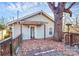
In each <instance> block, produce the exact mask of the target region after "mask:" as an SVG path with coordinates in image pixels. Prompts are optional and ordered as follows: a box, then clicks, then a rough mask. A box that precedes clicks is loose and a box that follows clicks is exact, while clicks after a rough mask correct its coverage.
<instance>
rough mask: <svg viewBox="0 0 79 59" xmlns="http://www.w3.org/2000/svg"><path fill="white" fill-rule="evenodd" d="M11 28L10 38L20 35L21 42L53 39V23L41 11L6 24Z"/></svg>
mask: <svg viewBox="0 0 79 59" xmlns="http://www.w3.org/2000/svg"><path fill="white" fill-rule="evenodd" d="M8 26H10V27H11V28H12V38H13V39H15V38H16V37H17V36H19V35H21V36H22V40H29V39H42V38H49V37H53V35H54V21H53V18H52V17H51V16H49V15H48V14H46V13H45V12H43V11H39V12H36V13H32V14H30V15H27V16H25V17H23V18H18V19H17V20H15V21H12V22H10V23H8Z"/></svg>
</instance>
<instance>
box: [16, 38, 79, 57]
mask: <svg viewBox="0 0 79 59" xmlns="http://www.w3.org/2000/svg"><path fill="white" fill-rule="evenodd" d="M47 50H55V51H54V52H55V55H56V52H61V53H63V54H61V56H62V55H65V56H77V55H79V54H78V53H77V52H74V51H73V50H72V49H68V48H66V47H65V45H64V43H63V42H56V41H54V40H50V39H49V40H26V41H23V43H22V46H21V47H20V49H19V51H18V54H17V55H21V56H25V55H29V56H30V55H33V54H34V53H37V52H41V51H47ZM50 53H51V52H50ZM50 53H49V54H46V55H48V56H50ZM52 53H53V52H52ZM43 55H44V54H43ZM57 55H58V54H57ZM52 56H53V54H52Z"/></svg>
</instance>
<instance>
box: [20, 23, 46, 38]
mask: <svg viewBox="0 0 79 59" xmlns="http://www.w3.org/2000/svg"><path fill="white" fill-rule="evenodd" d="M20 24H21V27H20V30H21V31H20V32H21V35H22V39H23V40H25V39H40V38H41V39H42V38H44V39H45V38H46V25H45V24H46V22H41V21H21V22H20Z"/></svg>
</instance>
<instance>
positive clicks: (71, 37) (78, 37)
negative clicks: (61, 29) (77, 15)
mask: <svg viewBox="0 0 79 59" xmlns="http://www.w3.org/2000/svg"><path fill="white" fill-rule="evenodd" d="M64 42H65V44H69V45H73V44H76V43H79V34H78V33H69V34H68V33H64Z"/></svg>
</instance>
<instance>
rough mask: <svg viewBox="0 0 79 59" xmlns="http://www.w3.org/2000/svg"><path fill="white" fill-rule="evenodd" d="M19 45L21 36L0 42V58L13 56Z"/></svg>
mask: <svg viewBox="0 0 79 59" xmlns="http://www.w3.org/2000/svg"><path fill="white" fill-rule="evenodd" d="M20 43H21V35H19V36H18V37H17V38H15V39H12V38H8V39H5V40H2V41H0V56H12V55H15V50H16V48H17V47H18V46H19V45H20ZM11 44H12V45H11Z"/></svg>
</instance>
